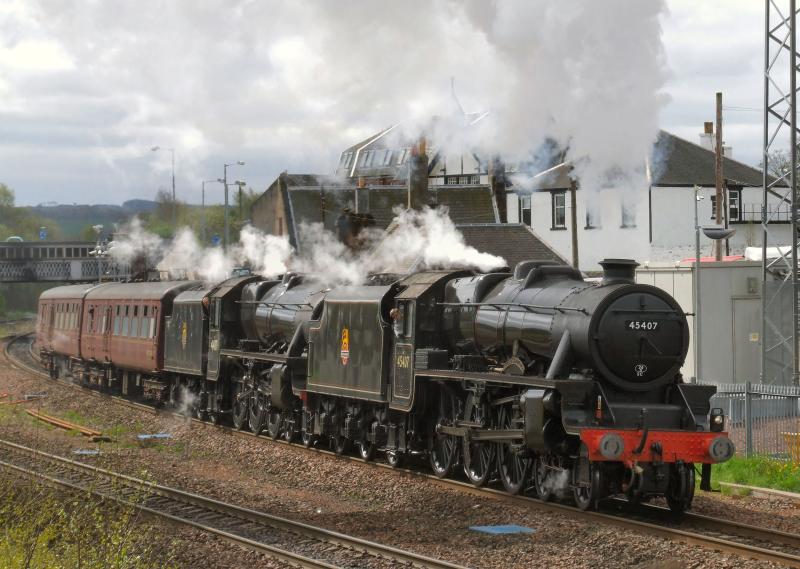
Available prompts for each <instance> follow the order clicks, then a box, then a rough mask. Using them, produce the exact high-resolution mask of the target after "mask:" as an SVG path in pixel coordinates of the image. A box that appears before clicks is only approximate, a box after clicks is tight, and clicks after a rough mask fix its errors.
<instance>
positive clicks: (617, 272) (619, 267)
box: [600, 259, 639, 285]
mask: <svg viewBox="0 0 800 569" xmlns="http://www.w3.org/2000/svg"><path fill="white" fill-rule="evenodd" d="M600 266H601V267H603V281H602V284H604V285H606V284H612V283H631V284H633V283H635V282H636V267H638V266H639V263H637V262H636V261H634V260H633V259H603V260H602V261H600Z"/></svg>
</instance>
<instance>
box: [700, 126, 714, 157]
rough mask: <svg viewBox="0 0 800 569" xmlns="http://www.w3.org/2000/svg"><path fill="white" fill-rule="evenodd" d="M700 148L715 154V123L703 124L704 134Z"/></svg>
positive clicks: (702, 133) (701, 137) (701, 136)
mask: <svg viewBox="0 0 800 569" xmlns="http://www.w3.org/2000/svg"><path fill="white" fill-rule="evenodd" d="M700 146H702V147H703V148H705V149H706V150H710V151H711V152H714V123H713V122H711V121H706V122H704V123H703V132H701V133H700Z"/></svg>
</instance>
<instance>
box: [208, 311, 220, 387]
mask: <svg viewBox="0 0 800 569" xmlns="http://www.w3.org/2000/svg"><path fill="white" fill-rule="evenodd" d="M221 326H222V299H220V298H212V299H211V322H210V323H209V326H208V368H207V371H206V377H207V378H208V379H212V380H216V379H218V378H219V348H220V327H221Z"/></svg>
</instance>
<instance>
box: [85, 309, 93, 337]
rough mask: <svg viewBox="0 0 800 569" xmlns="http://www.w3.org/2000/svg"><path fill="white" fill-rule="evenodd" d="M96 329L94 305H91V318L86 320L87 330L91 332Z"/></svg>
mask: <svg viewBox="0 0 800 569" xmlns="http://www.w3.org/2000/svg"><path fill="white" fill-rule="evenodd" d="M93 329H94V306H89V318H88V319H87V320H86V331H87V332H91V331H92V330H93Z"/></svg>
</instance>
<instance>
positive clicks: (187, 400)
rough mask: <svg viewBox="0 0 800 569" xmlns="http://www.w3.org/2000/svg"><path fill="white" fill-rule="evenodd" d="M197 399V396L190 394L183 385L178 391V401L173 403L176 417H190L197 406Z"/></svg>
mask: <svg viewBox="0 0 800 569" xmlns="http://www.w3.org/2000/svg"><path fill="white" fill-rule="evenodd" d="M197 399H198V397H197V395H195V394H194V393H192V392H191V390H190V389H189V388H187V387H186V386H185V385H181V386H180V388H179V389H178V400H177V401H176V402H175V412H176V413H177V414H178V415H183V416H185V417H190V416H191V415H192V411H193V410H194V407H195V405H196V404H197Z"/></svg>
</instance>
